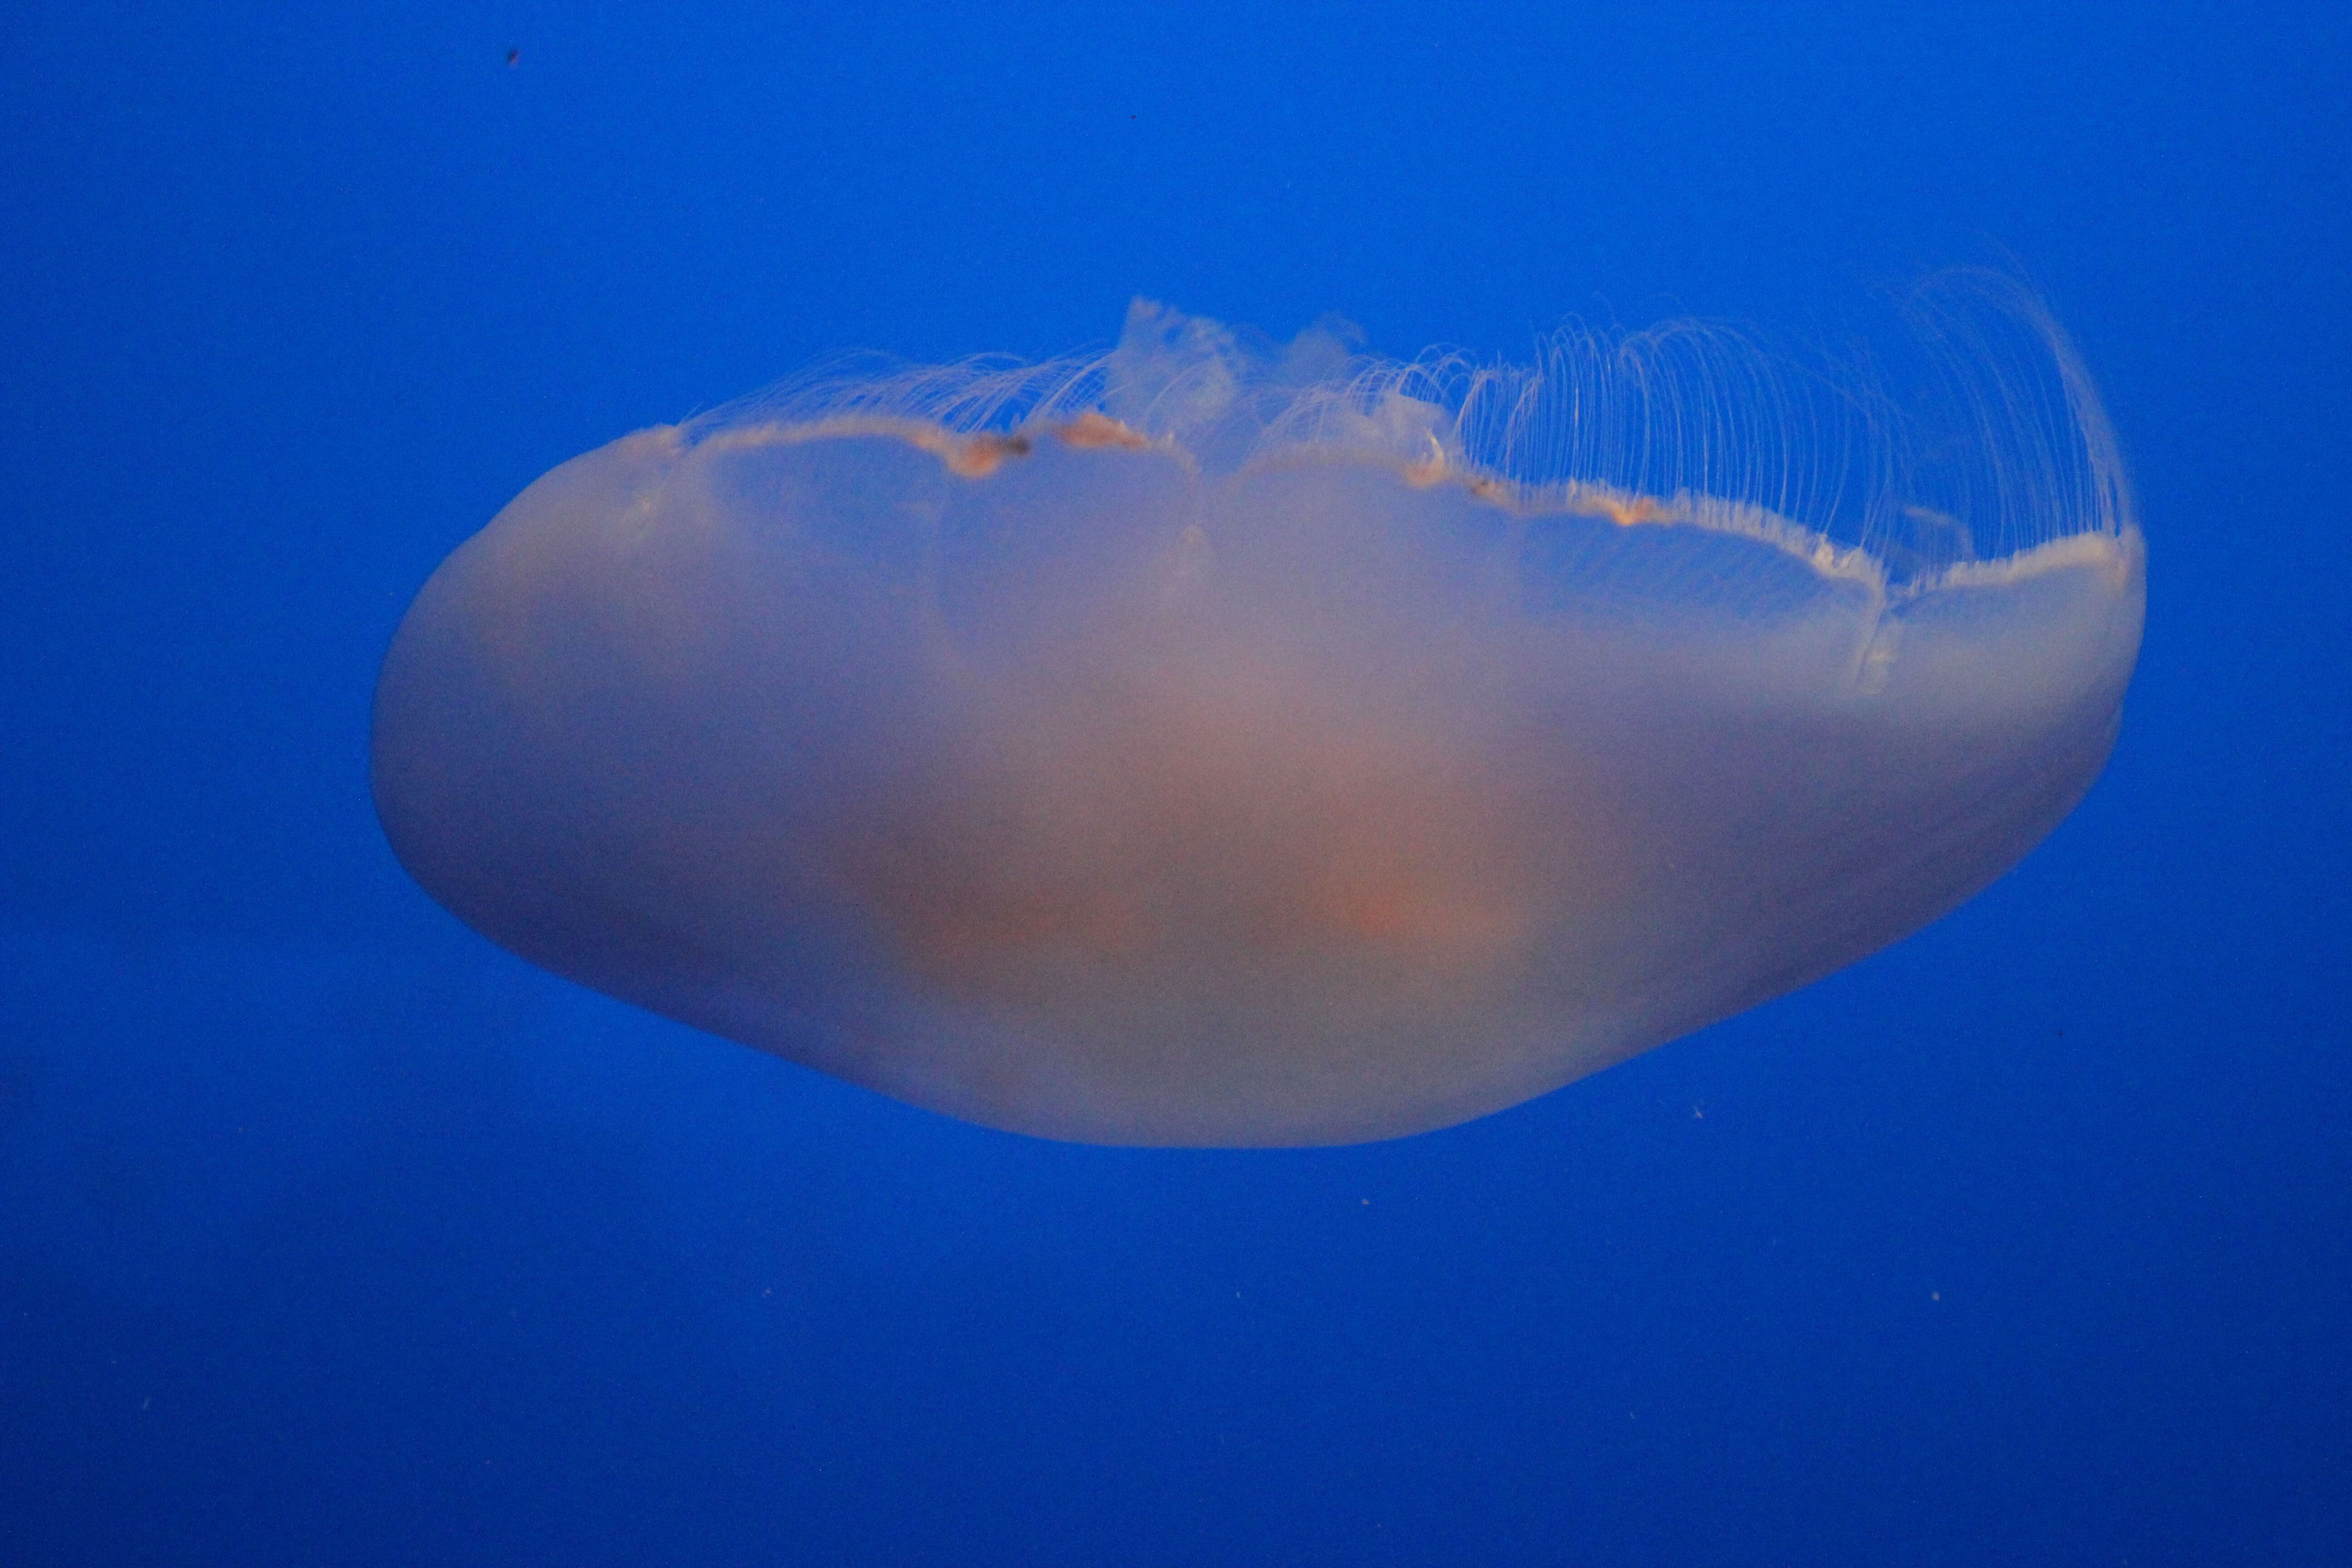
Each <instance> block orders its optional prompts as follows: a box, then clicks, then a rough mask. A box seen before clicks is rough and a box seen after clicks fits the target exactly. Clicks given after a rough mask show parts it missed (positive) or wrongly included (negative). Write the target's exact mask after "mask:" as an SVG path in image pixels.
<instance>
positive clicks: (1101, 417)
mask: <svg viewBox="0 0 2352 1568" xmlns="http://www.w3.org/2000/svg"><path fill="white" fill-rule="evenodd" d="M1937 321H1939V322H1941V323H1942V324H1941V325H1938V326H1936V327H1935V328H1934V329H1933V330H1932V331H1930V333H1929V336H1928V340H1927V341H1928V342H1929V343H1930V346H1931V347H1932V348H1934V349H1935V350H1936V351H1937V352H1936V353H1933V354H1931V355H1930V356H1929V358H1928V360H1927V363H1930V364H1931V365H1932V366H1933V367H1934V369H1933V371H1932V374H1929V375H1927V378H1926V379H1925V380H1924V381H1923V382H1921V383H1920V385H1921V386H1924V387H1925V388H1926V391H1925V393H1924V394H1922V395H1920V396H1919V397H1916V398H1914V399H1913V400H1912V401H1911V402H1910V403H1909V404H1906V405H1898V404H1897V403H1896V402H1895V400H1893V399H1892V398H1890V397H1886V396H1883V395H1880V394H1879V393H1878V392H1877V391H1876V390H1875V388H1876V386H1877V385H1878V384H1879V383H1878V382H1874V381H1873V380H1872V379H1871V378H1870V377H1869V376H1868V375H1865V374H1860V373H1848V374H1844V375H1843V379H1838V378H1832V377H1824V376H1821V375H1817V374H1813V373H1811V372H1810V371H1807V370H1804V369H1803V368H1802V367H1798V368H1794V369H1792V368H1791V367H1790V365H1789V364H1788V363H1785V362H1783V361H1780V360H1777V359H1774V358H1773V357H1771V356H1769V355H1767V354H1765V353H1762V352H1761V351H1759V350H1758V349H1756V348H1755V347H1754V346H1753V344H1751V343H1750V342H1748V341H1747V340H1744V339H1740V338H1738V337H1735V336H1732V335H1730V334H1726V333H1723V332H1720V331H1716V330H1714V329H1705V328H1696V327H1689V326H1683V327H1675V328H1672V329H1668V330H1665V331H1661V332H1654V333H1648V334H1637V335H1632V336H1627V335H1622V334H1620V335H1608V334H1592V333H1566V334H1563V335H1562V336H1561V337H1560V338H1559V339H1558V340H1556V341H1555V342H1553V343H1552V344H1551V345H1549V349H1548V352H1547V355H1546V357H1545V359H1544V361H1543V362H1542V363H1538V365H1536V366H1533V367H1528V368H1520V369H1512V368H1507V367H1504V368H1497V367H1492V366H1480V365H1476V364H1473V363H1469V362H1467V361H1465V360H1462V359H1460V358H1457V357H1448V356H1439V355H1430V356H1423V358H1422V359H1420V360H1417V361H1414V362H1412V363H1403V364H1400V363H1390V362H1382V361H1377V360H1373V359H1370V358H1368V357H1365V356H1363V355H1361V354H1360V353H1357V352H1356V351H1355V349H1354V347H1353V344H1352V343H1351V342H1349V339H1348V337H1347V335H1346V333H1345V332H1344V331H1342V330H1341V329H1339V327H1337V326H1335V325H1332V324H1328V323H1327V324H1325V325H1323V326H1319V327H1318V328H1316V329H1311V330H1310V331H1308V332H1307V333H1306V334H1303V335H1302V336H1301V337H1300V338H1299V339H1298V340H1297V341H1296V342H1293V343H1292V344H1290V345H1288V346H1286V347H1281V348H1276V347H1273V346H1268V345H1254V344H1252V343H1249V342H1244V340H1243V339H1242V338H1241V337H1240V336H1238V335H1237V334H1235V333H1234V332H1232V331H1227V330H1226V329H1223V328H1222V327H1220V326H1218V325H1217V324H1216V323H1213V322H1210V321H1202V320H1199V319H1195V318H1187V317H1183V316H1181V315H1179V314H1177V313H1175V312H1173V311H1170V310H1164V309H1162V308H1160V307H1157V306H1153V305H1150V304H1149V303H1146V302H1139V303H1138V305H1137V306H1136V307H1135V309H1134V310H1133V311H1132V312H1131V313H1130V317H1129V323H1128V328H1127V331H1126V333H1125V335H1124V337H1123V338H1122V339H1121V341H1120V343H1119V345H1118V348H1117V349H1115V350H1114V351H1112V352H1111V353H1108V354H1107V355H1104V356H1101V357H1098V358H1096V359H1091V360H1085V361H1074V362H1061V363H1054V364H1050V365H1046V366H1041V367H1027V368H1022V367H1004V366H999V365H988V364H981V365H971V366H963V367H956V368H954V369H950V370H929V371H887V372H883V373H878V374H866V375H861V376H856V377H846V378H845V377H842V376H838V375H836V376H835V377H833V378H831V379H823V380H818V381H814V382H809V383H803V384H800V385H798V386H796V387H793V388H788V389H786V391H784V392H783V393H782V394H779V395H773V396H772V397H770V398H767V399H765V400H761V401H755V402H753V403H751V404H749V405H741V406H739V407H736V408H732V409H729V410H723V411H721V412H720V413H719V415H716V416H711V417H709V418H706V419H702V420H699V421H696V422H693V423H690V424H688V425H683V426H667V427H663V428H658V429H653V430H647V431H642V432H640V433H638V434H636V435H634V436H629V437H623V438H622V439H620V440H618V441H615V442H614V443H613V444H612V445H610V446H607V447H603V448H602V449H600V450H597V451H594V452H591V453H589V454H587V455H586V456H584V457H581V458H575V459H573V460H572V461H571V462H569V463H566V464H564V465H562V467H560V468H556V469H555V470H554V471H553V472H551V473H550V474H548V475H547V476H546V477H544V478H543V479H540V480H539V481H538V482H537V483H535V484H533V485H532V486H531V487H530V489H526V490H525V491H524V492H523V493H522V494H521V495H520V497H518V498H517V499H516V500H514V501H513V502H512V503H511V504H509V506H508V507H507V508H506V509H505V510H503V511H502V512H500V513H499V516H498V517H497V518H496V519H494V520H493V521H491V522H490V524H489V525H488V527H487V528H486V529H484V530H483V531H481V532H480V533H479V534H478V535H476V536H475V537H474V538H473V539H471V540H469V541H467V542H466V543H465V544H464V545H462V546H461V547H460V548H459V549H458V550H457V552H455V553H454V554H453V555H451V556H450V558H449V559H448V561H447V562H446V563H444V564H443V565H442V566H441V568H440V569H439V570H438V571H437V572H436V574H434V575H433V577H432V579H431V580H430V581H429V582H428V583H427V584H425V588H424V589H423V591H422V592H421V593H420V594H419V595H418V597H417V599H416V602H415V605H414V606H413V607H412V608H411V609H410V610H409V612H408V615H407V616H406V618H405V620H404V622H403V624H402V626H401V627H400V630H399V632H398V634H397V636H396V637H395V638H394V643H393V646H392V649H391V651H390V654H389V656H388V658H387V659H386V662H385V666H384V670H383V678H382V681H381V684H380V687H379V689H378V693H377V700H376V711H375V733H374V752H373V784H374V791H375V798H376V802H377V806H378V810H379V813H380V815H381V816H382V819H383V825H384V827H385V830H386V832H387V834H388V835H389V837H390V839H391V842H392V844H393V847H394V850H395V851H396V852H397V854H398V855H399V857H400V858H401V860H402V862H403V863H404V865H405V866H406V867H407V868H408V869H409V870H410V872H411V873H412V874H413V875H414V876H415V878H416V879H417V880H418V881H419V882H420V883H421V884H423V886H424V887H425V889H427V890H428V891H429V892H430V893H432V894H433V896H434V897H436V899H438V900H440V901H441V902H442V903H443V904H445V905H446V907H447V908H449V909H450V910H452V911H454V912H455V913H456V914H457V915H458V916H459V917H460V918H461V919H463V920H464V921H467V922H468V923H469V924H471V925H473V926H474V927H475V928H477V929H478V930H479V931H482V932H483V933H485V934H486V935H488V936H489V937H490V938H492V939H493V940H494V941H496V942H499V943H500V944H502V945H504V946H506V947H507V948H509V949H510V950H512V951H513V952H517V953H519V954H520V955H521V956H523V957H525V958H527V959H529V960H530V961H532V962H534V963H539V964H541V965H544V966H545V967H547V968H549V969H551V970H553V971H555V972H556V973H560V974H563V975H567V976H569V977H571V978H572V979H574V980H577V981H579V982H581V983H583V984H587V985H591V986H593V987H595V988H597V989H599V990H602V991H604V992H607V993H610V994H613V995H615V996H619V997H624V998H626V999H627V1000H629V1001H632V1002H635V1003H637V1004H639V1005H644V1006H646V1007H648V1008H650V1009H652V1010H654V1011H656V1012H658V1013H662V1014H665V1015H667V1016H671V1017H674V1018H677V1019H681V1020H684V1021H685V1022H687V1023H689V1024H692V1025H695V1026H699V1027H701V1028H704V1029H708V1030H710V1031H712V1032H714V1033H717V1034H719V1035H723V1036H727V1037H732V1038H734V1039H737V1040H740V1041H743V1042H746V1043H748V1044H751V1045H753V1046H757V1047H761V1048H764V1049H767V1050H770V1051H772V1052H774V1053H776V1054H778V1055H781V1056H783V1057H787V1058H792V1059H793V1060H796V1061H800V1062H803V1063H805V1064H807V1065H809V1066H811V1067H814V1068H820V1069H822V1070H824V1071H826V1072H829V1073H833V1074H835V1075H837V1076H839V1077H841V1078H844V1079H849V1080H851V1081H854V1082H856V1083H860V1084H864V1085H866V1086H868V1087H871V1088H873V1089H878V1090H881V1091H882V1092H884V1093H887V1094H890V1095H894V1096H897V1097H898V1098H900V1099H902V1100H908V1101H912V1102H914V1103H916V1104H918V1105H923V1106H928V1107H930V1108H932V1109H935V1110H941V1111H944V1112H947V1113H949V1114H950V1115H954V1116H958V1117H962V1118H966V1119H969V1120H971V1121H979V1122H982V1123H986V1124H988V1125H991V1126H995V1127H1001V1128H1008V1129H1013V1130H1017V1131H1024V1132H1029V1133H1035V1134H1041V1135H1044V1136H1047V1137H1054V1138H1064V1139H1073V1140H1082V1141H1088V1142H1112V1143H1157V1144H1222V1145H1244V1144H1310V1143H1334V1142H1354V1141H1360V1140H1368V1139H1375V1138H1383V1137H1392V1136H1397V1135H1401V1134H1405V1133H1411V1132H1415V1131H1423V1130H1425V1129H1430V1128H1435V1127H1441V1126H1444V1125H1447V1124H1449V1123H1453V1122H1457V1121H1465V1120H1467V1119H1469V1118H1472V1117H1476V1116H1479V1115H1483V1114H1485V1113H1487V1112H1490V1111H1494V1110H1500V1109H1502V1108H1504V1107H1507V1106H1509V1105H1513V1104H1516V1103H1517V1102H1519V1101H1522V1100H1528V1099H1529V1098H1531V1097H1533V1096H1536V1095H1539V1094H1542V1093H1544V1092H1546V1091H1548V1090H1549V1089H1555V1088H1558V1087H1559V1086H1560V1085H1562V1084H1565V1083H1567V1082H1569V1081H1570V1080H1572V1079H1577V1078H1580V1077H1581V1076H1583V1075H1585V1074H1587V1073H1591V1072H1593V1071H1596V1070H1598V1069H1599V1068H1603V1067H1607V1066H1609V1065H1611V1064H1612V1063H1614V1062H1617V1061H1621V1060H1622V1059H1624V1058H1627V1057H1630V1056H1633V1055H1634V1054H1635V1053H1637V1052H1640V1051H1643V1050H1646V1049H1648V1048H1650V1047H1653V1046H1655V1045H1659V1044H1661V1043H1663V1042H1664V1041H1667V1040H1670V1039H1673V1038H1675V1037H1677V1036H1679V1035H1682V1034H1685V1033H1687V1032H1689V1031H1691V1030H1693V1029H1696V1028H1698V1027H1700V1026H1704V1025H1706V1024H1707V1023H1710V1022H1712V1021H1714V1020H1716V1019H1719V1018H1722V1017H1725V1016H1728V1015H1730V1014H1732V1013H1735V1012H1738V1011H1739V1010H1741V1009H1743V1008H1746V1007H1748V1006H1751V1005H1756V1004H1758V1003H1759V1002H1762V1001H1765V1000H1767V999H1769V998H1770V997H1772V996H1774V995H1777V994H1780V993H1783V992H1786V991H1788V990H1790V989H1791V988H1793V987H1796V986H1799V985H1802V984H1806V983H1807V982H1809V981H1811V980H1813V979H1816V978H1818V977H1820V976H1822V975H1824V974H1826V973H1830V972H1831V971H1832V970H1835V969H1837V968H1839V967H1841V966H1843V965H1844V964H1847V963H1852V962H1853V961H1854V960H1856V959H1858V958H1861V957H1863V956H1864V955H1865V954H1867V953H1869V952H1873V951H1874V950H1875V949H1877V948H1879V947H1881V946H1884V945H1885V944H1886V943H1887V942H1892V941H1894V940H1895V939H1896V938H1898V937H1900V936H1902V935H1904V934H1905V933H1906V932H1908V931H1913V930H1915V929H1916V928H1917V927H1919V926H1921V925H1923V924H1925V923H1926V922H1927V921H1932V920H1934V919H1935V918H1937V916H1938V915H1940V914H1942V913H1944V912H1945V911H1946V910H1949V909H1951V908H1952V907H1953V906H1955V905H1956V904H1958V903H1959V902H1960V901H1961V900H1965V899H1966V898H1968V897H1969V895H1971V894H1972V893H1974V892H1975V891H1977V890H1978V889H1980V888H1982V887H1984V886H1985V885H1986V884H1987V883H1989V882H1990V881H1991V880H1992V879H1995V878H1997V877H1998V876H2000V874H2001V873H2002V872H2003V871H2005V870H2006V869H2008V868H2010V867H2011V865H2013V864H2015V863H2016V861H2017V860H2018V859H2019V858H2021V857H2022V856H2023V855H2024V854H2025V853H2026V852H2027V851H2028V850H2029V849H2031V848H2032V847H2033V845H2034V844H2036V843H2037V842H2038V841H2040V840H2041V839H2042V837H2043V836H2044V835H2046V834H2047V833H2049V832H2050V830H2051V829H2052V828H2053V826H2056V825H2057V823H2058V822H2059V821H2060V819H2061V818H2063V816H2065V815H2066V814H2067V812H2068V811H2069V810H2071V809H2072V807H2073V806H2074V803H2075V802H2076V801H2077V800H2078V799H2079V798H2080V797H2081V796H2082V795H2083V793H2084V790H2085V789H2087V788H2088V787H2089V785H2090V784H2091V782H2092V781H2093V779H2094V778H2095V776H2096V774H2097V773H2098V772H2099V770H2100V768H2101V767H2102V765H2103V764H2104V763H2105V758H2106V756H2107V753H2108V751H2109V749H2110V748H2111V746H2112V745H2113V743H2114V741H2115V737H2116V725H2117V721H2118V715H2119V712H2120V707H2121V703H2122V700H2123V695H2124V690H2125V688H2126V684H2127V682H2128V680H2129V678H2130V675H2131V670H2132V667H2133V663H2134V660H2135V658H2136V657H2137V648H2138V641H2139V631H2140V622H2141V614H2142V604H2143V597H2144V592H2143V580H2144V574H2143V567H2142V560H2143V552H2142V545H2141V541H2140V536H2139V534H2138V531H2137V528H2136V527H2135V526H2134V524H2133V521H2132V517H2131V511H2130V505H2129V500H2128V496H2127V492H2126V489H2125V485H2124V480H2123V477H2122V470H2121V467H2120V465H2119V463H2118V462H2117V461H2116V456H2115V450H2114V444H2113V440H2112V437H2110V436H2109V434H2108V431H2107V426H2106V425H2105V418H2104V416H2103V415H2102V414H2101V413H2100V410H2099V407H2098V405H2097V402H2096V399H2095V395H2094V394H2093V393H2092V391H2091V389H2090V386H2089V384H2088V382H2087V380H2086V379H2085V378H2084V376H2083V375H2082V374H2081V372H2080V370H2079V368H2078V367H2077V365H2076V362H2075V360H2074V355H2073V353H2072V351H2071V349H2069V348H2068V346H2067V345H2066V342H2065V341H2064V339H2063V337H2062V336H2061V335H2060V334H2059V333H2058V331H2057V330H2056V328H2055V327H2054V326H2053V325H2052V324H2051V323H2050V322H2049V321H2048V319H2047V318H2046V316H2044V315H2043V314H2042V313H2041V311H2040V310H2039V308H2038V307H2037V306H2035V305H2033V304H2032V301H2031V300H2026V299H2024V298H2023V297H2022V296H2021V295H2019V294H2017V293H2015V291H2013V290H2010V291H2006V292H2005V291H2003V289H2002V288H2000V287H1999V286H1994V285H1971V290H1970V298H1969V300H1968V301H1966V302H1965V309H1961V310H1945V311H1944V313H1943V315H1942V316H1940V317H1937ZM1955 321H1957V322H1960V323H1962V324H1961V325H1960V326H1957V327H1956V326H1953V325H1952V324H1951V323H1952V322H1955ZM1988 323H1990V324H1988ZM1923 410H1924V412H1923Z"/></svg>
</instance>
